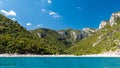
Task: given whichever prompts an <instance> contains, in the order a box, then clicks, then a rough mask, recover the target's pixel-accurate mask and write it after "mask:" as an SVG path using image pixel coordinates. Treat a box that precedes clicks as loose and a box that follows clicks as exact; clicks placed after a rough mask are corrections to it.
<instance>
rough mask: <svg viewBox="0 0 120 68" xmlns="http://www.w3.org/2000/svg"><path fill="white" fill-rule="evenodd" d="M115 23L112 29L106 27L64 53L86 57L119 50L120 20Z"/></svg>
mask: <svg viewBox="0 0 120 68" xmlns="http://www.w3.org/2000/svg"><path fill="white" fill-rule="evenodd" d="M116 22H117V25H115V26H112V27H111V26H110V25H106V26H105V27H104V28H103V29H101V30H98V31H97V32H95V33H94V34H93V35H91V36H89V37H87V38H84V39H83V40H81V41H79V42H78V43H76V44H75V45H74V46H72V47H71V48H69V49H67V50H66V52H67V53H69V54H75V55H86V54H99V53H102V52H106V51H110V50H111V51H114V50H116V49H120V19H117V20H116Z"/></svg>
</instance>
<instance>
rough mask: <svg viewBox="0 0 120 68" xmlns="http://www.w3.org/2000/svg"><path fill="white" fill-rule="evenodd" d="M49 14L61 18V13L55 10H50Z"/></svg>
mask: <svg viewBox="0 0 120 68" xmlns="http://www.w3.org/2000/svg"><path fill="white" fill-rule="evenodd" d="M49 15H50V16H52V17H54V18H59V17H60V15H59V14H58V13H56V12H54V11H50V12H49Z"/></svg>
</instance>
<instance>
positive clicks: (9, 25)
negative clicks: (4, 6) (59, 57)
mask: <svg viewBox="0 0 120 68" xmlns="http://www.w3.org/2000/svg"><path fill="white" fill-rule="evenodd" d="M115 22H116V23H117V25H114V26H112V27H111V26H110V24H109V23H108V24H107V25H106V26H105V27H104V28H102V29H100V30H97V31H96V32H92V31H90V30H91V29H89V28H88V29H86V30H84V31H79V30H73V29H66V30H59V31H55V30H50V29H46V28H38V29H35V30H30V31H27V30H26V29H25V28H24V27H22V26H21V25H20V24H18V22H17V21H13V20H11V19H8V18H7V17H5V16H3V15H1V14H0V54H3V53H8V54H14V53H17V54H42V55H43V54H47V55H48V54H74V55H85V54H99V53H102V52H106V51H110V50H112V51H114V50H116V49H120V18H119V17H115ZM92 30H93V31H94V29H92Z"/></svg>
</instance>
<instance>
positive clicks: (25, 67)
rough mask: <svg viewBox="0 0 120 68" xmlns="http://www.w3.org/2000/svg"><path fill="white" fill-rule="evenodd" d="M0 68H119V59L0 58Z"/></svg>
mask: <svg viewBox="0 0 120 68" xmlns="http://www.w3.org/2000/svg"><path fill="white" fill-rule="evenodd" d="M0 68H120V58H102V57H101V58H100V57H99V58H98V57H96V58H95V57H94V58H90V57H31V58H30V57H29V58H28V57H12V58H0Z"/></svg>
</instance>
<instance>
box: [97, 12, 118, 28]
mask: <svg viewBox="0 0 120 68" xmlns="http://www.w3.org/2000/svg"><path fill="white" fill-rule="evenodd" d="M119 19H120V12H116V13H112V15H111V17H110V20H108V21H107V20H106V21H101V23H100V25H99V29H102V28H104V27H105V26H106V25H110V26H111V27H112V26H114V25H117V20H119Z"/></svg>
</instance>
